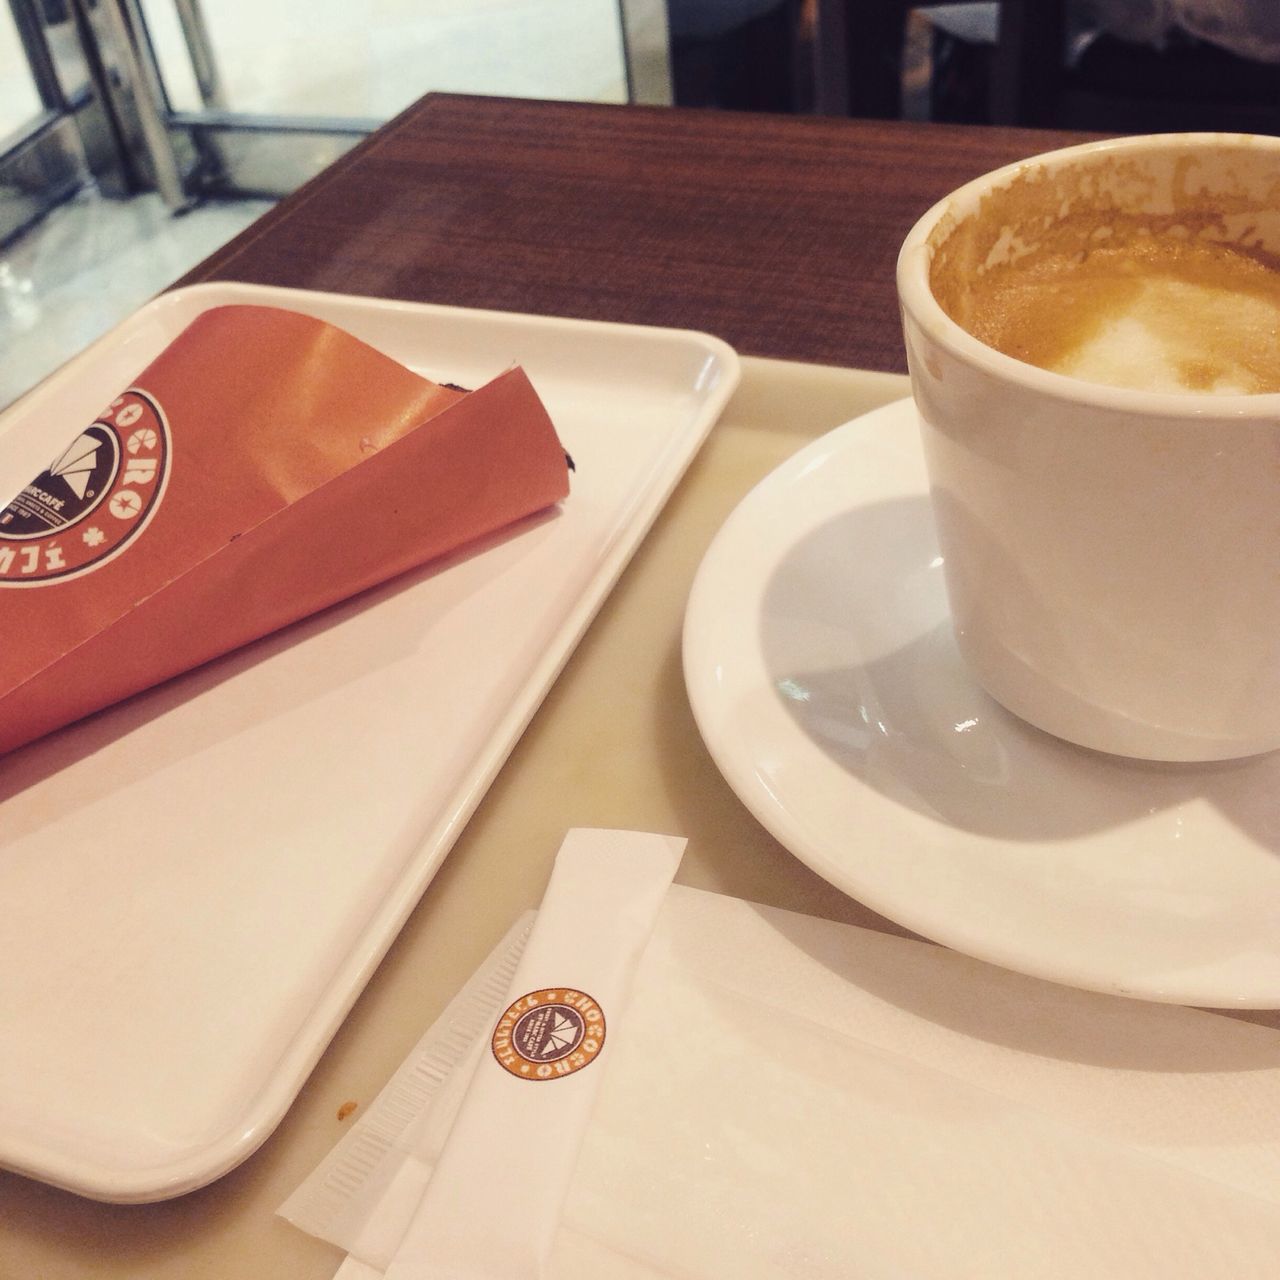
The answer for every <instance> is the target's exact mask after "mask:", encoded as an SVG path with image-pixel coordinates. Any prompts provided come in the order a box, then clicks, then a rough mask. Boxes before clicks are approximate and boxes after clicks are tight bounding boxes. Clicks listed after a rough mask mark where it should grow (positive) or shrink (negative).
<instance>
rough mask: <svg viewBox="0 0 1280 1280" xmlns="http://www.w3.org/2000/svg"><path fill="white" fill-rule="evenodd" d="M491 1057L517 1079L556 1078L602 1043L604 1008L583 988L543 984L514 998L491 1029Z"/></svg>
mask: <svg viewBox="0 0 1280 1280" xmlns="http://www.w3.org/2000/svg"><path fill="white" fill-rule="evenodd" d="M492 1047H493V1056H494V1057H495V1058H496V1059H497V1060H498V1065H499V1066H500V1067H502V1068H503V1070H504V1071H509V1072H510V1073H511V1074H512V1075H513V1076H516V1077H518V1078H519V1079H521V1080H558V1079H560V1078H561V1077H563V1076H571V1075H573V1073H574V1072H575V1071H581V1070H582V1068H583V1067H589V1066H590V1065H591V1064H592V1063H593V1062H594V1061H595V1060H596V1058H597V1057H598V1056H599V1054H600V1050H601V1049H602V1048H603V1047H604V1010H602V1009H601V1008H600V1006H599V1004H597V1003H596V1001H595V1000H593V999H592V998H591V997H590V996H589V995H587V994H586V992H585V991H576V990H574V989H573V988H572V987H547V988H543V989H542V990H540V991H530V992H528V993H527V994H526V995H523V996H521V997H520V999H519V1000H515V1001H513V1002H512V1003H511V1004H510V1005H509V1006H508V1007H507V1011H506V1012H505V1013H504V1014H503V1015H502V1017H501V1018H499V1019H498V1025H497V1026H496V1027H495V1028H494V1030H493V1040H492Z"/></svg>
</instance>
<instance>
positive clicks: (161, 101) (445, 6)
mask: <svg viewBox="0 0 1280 1280" xmlns="http://www.w3.org/2000/svg"><path fill="white" fill-rule="evenodd" d="M432 90H446V91H454V92H462V93H480V94H500V95H504V96H512V97H530V98H557V99H568V100H576V101H588V102H615V103H633V104H644V105H651V106H670V105H679V106H688V107H698V108H707V109H719V110H747V111H763V112H783V113H818V114H824V115H851V116H865V117H877V118H885V119H894V118H904V119H913V120H934V121H940V122H948V121H950V122H963V123H974V124H984V125H1002V124H1020V125H1029V126H1033V127H1035V126H1046V127H1055V126H1056V127H1065V128H1083V129H1096V130H1104V131H1114V132H1147V131H1160V130H1165V129H1187V128H1191V129H1199V128H1229V129H1244V130H1248V131H1253V132H1266V133H1273V132H1280V127H1277V126H1280V0H999V2H998V3H997V2H994V0H992V2H986V3H958V4H943V5H925V6H922V5H912V4H908V3H905V2H904V0H364V2H363V3H351V0H305V3H304V2H303V0H268V2H266V3H263V0H256V2H255V0H0V352H3V357H4V358H3V360H0V407H3V406H4V405H5V404H8V403H9V402H10V401H12V400H13V399H15V398H16V397H17V396H18V395H20V394H21V393H22V392H23V391H25V390H26V389H28V388H29V387H30V386H31V385H33V384H34V383H35V382H36V381H38V380H39V379H40V378H41V377H43V376H45V374H47V373H49V372H50V371H52V370H53V369H55V368H56V367H57V366H58V365H60V364H61V363H62V362H63V361H65V360H66V359H68V358H69V357H70V356H71V355H73V354H74V353H75V352H76V351H78V350H80V349H81V348H82V347H83V346H85V345H87V343H89V342H90V341H92V340H93V339H94V338H95V337H97V336H98V335H99V334H101V333H103V332H105V331H106V330H107V329H109V328H110V327H111V326H112V325H113V324H115V323H116V322H117V321H119V320H120V319H122V318H123V317H124V316H125V315H127V314H128V313H129V312H130V311H132V310H133V309H135V308H136V307H137V306H138V305H140V304H141V303H142V302H143V301H145V300H146V299H147V298H149V297H150V296H152V295H153V294H155V293H156V292H158V291H159V290H160V289H162V288H164V287H165V286H166V285H167V284H169V283H170V282H171V281H172V280H173V279H175V278H176V277H177V276H179V275H181V274H182V273H183V272H184V271H186V270H187V269H188V268H189V267H190V266H192V265H194V264H195V263H196V262H198V261H200V260H201V259H202V258H204V257H205V256H207V255H208V254H209V253H210V252H212V251H213V250H214V249H216V248H217V247H218V246H220V245H221V244H223V243H225V241H226V240H228V239H230V238H231V237H232V236H233V235H235V234H236V233H237V232H239V231H240V230H242V229H243V228H244V227H246V226H247V225H248V224H249V223H251V222H252V221H254V220H255V219H256V218H257V217H259V216H260V215H261V214H262V213H263V212H265V211H266V210H267V209H269V208H270V206H271V203H272V202H273V201H274V200H276V199H278V198H280V197H281V196H282V195H285V194H287V193H288V192H289V191H292V190H293V189H294V188H296V187H297V186H299V185H301V184H302V183H303V182H305V181H306V180H307V179H308V178H310V177H311V176H313V175H314V174H316V173H318V172H319V171H320V170H322V169H323V168H324V167H325V166H326V165H328V164H330V163H332V162H333V161H334V160H335V159H336V158H337V157H338V156H339V155H341V154H342V152H343V151H344V150H346V149H347V148H348V147H350V146H352V145H354V144H355V143H356V142H357V141H358V140H359V139H360V138H361V137H363V136H365V134H367V133H368V132H369V131H371V130H372V129H374V128H376V127H377V126H378V125H379V124H381V123H383V122H384V121H386V120H387V119H389V118H390V117H392V116H393V115H395V114H396V112H398V111H399V110H401V109H402V108H404V107H406V106H408V105H409V104H410V103H411V102H413V101H415V100H416V99H417V98H419V97H420V96H421V95H422V94H424V93H427V92H429V91H432Z"/></svg>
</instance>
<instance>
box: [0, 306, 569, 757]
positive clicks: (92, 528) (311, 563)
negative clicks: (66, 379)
mask: <svg viewBox="0 0 1280 1280" xmlns="http://www.w3.org/2000/svg"><path fill="white" fill-rule="evenodd" d="M568 487H569V485H568V469H567V465H566V458H565V454H564V450H563V448H562V447H561V445H560V442H559V440H558V439H557V438H556V433H555V430H554V428H553V427H552V425H551V422H550V420H549V418H548V417H547V414H546V410H545V409H544V408H543V406H542V404H541V402H540V401H539V399H538V397H537V395H536V393H535V392H534V390H533V388H532V386H531V385H530V383H529V381H528V379H527V378H526V377H525V375H524V373H523V372H522V371H521V370H519V369H512V370H510V371H508V372H507V373H505V374H503V375H501V376H500V377H498V378H495V379H494V380H493V381H492V382H490V383H488V384H486V385H485V386H483V387H481V388H479V389H478V390H476V391H471V392H466V391H462V390H459V389H457V388H453V387H449V386H441V385H438V384H436V383H434V382H430V381H428V380H427V379H425V378H422V377H419V376H418V375H417V374H415V373H412V372H411V371H410V370H408V369H406V368H404V367H403V366H402V365H400V364H398V363H396V362H395V361H394V360H391V359H389V358H388V357H386V356H384V355H381V354H380V353H379V352H377V351H375V350H373V348H371V347H369V346H367V345H365V344H364V343H362V342H360V341H359V340H358V339H356V338H353V337H352V336H350V335H349V334H346V333H344V332H342V331H341V330H339V329H336V328H335V327H333V326H332V325H329V324H325V323H324V322H322V321H319V320H315V319H313V318H311V317H309V316H304V315H299V314H296V313H293V312H288V311H281V310H278V309H275V308H268V307H247V306H233V307H220V308H217V309H215V310H212V311H208V312H206V313H205V314H203V315H202V316H200V317H199V318H198V319H197V320H195V321H194V322H193V323H192V324H191V325H190V326H189V327H188V328H187V329H186V330H185V331H184V332H183V333H182V334H181V335H179V337H178V338H177V339H176V340H175V341H174V342H173V343H172V344H170V346H169V347H167V348H166V349H165V351H164V352H163V353H162V354H161V355H160V356H159V358H157V359H156V360H155V361H154V362H153V363H152V364H151V365H150V366H149V367H148V368H147V369H146V370H145V371H144V372H143V373H141V374H140V375H139V376H138V378H137V380H136V382H135V384H134V386H133V387H131V388H130V389H129V390H128V391H126V392H124V394H123V395H121V396H119V397H118V398H117V399H116V400H114V401H113V402H112V403H111V404H110V405H109V406H108V407H107V409H106V410H104V412H103V413H102V414H101V415H99V418H98V420H97V421H96V422H94V423H92V424H91V425H89V426H87V427H85V428H83V429H82V430H79V431H77V432H75V434H74V435H73V438H72V439H70V440H69V441H68V443H67V445H66V447H65V448H64V449H63V450H61V452H59V454H58V455H57V456H56V457H55V458H54V459H52V461H51V462H50V463H49V465H48V467H46V468H45V470H44V471H43V472H42V473H41V474H40V475H38V476H36V477H35V478H34V479H33V480H32V481H31V483H30V484H28V485H27V486H26V487H25V488H24V489H23V490H22V492H20V493H19V494H17V495H16V496H15V497H14V498H13V499H12V501H10V502H9V504H8V505H7V506H6V507H4V508H3V509H0V618H2V619H3V634H4V638H5V639H4V643H3V645H0V752H3V751H8V750H10V749H12V748H13V747H16V746H19V745H21V744H22V743H25V742H28V741H30V740H32V739H33V738H36V737H39V736H40V735H42V734H44V733H47V732H49V731H50V730H51V729H54V728H57V727H58V726H60V725H63V724H67V723H69V722H70V721H72V720H76V719H78V718H80V717H81V716H84V715H86V714H88V713H89V712H91V711H94V710H97V709H98V708H101V707H104V706H107V705H109V704H110V703H113V702H116V701H118V700H119V699H121V698H124V697H127V696H128V695H130V694H132V693H136V692H138V691H139V690H141V689H144V688H146V687H148V686H150V685H152V684H156V683H158V682H159V681H161V680H164V679H167V678H169V677H170V676H173V675H176V674H177V673H179V672H181V671H185V670H187V669H189V668H191V667H194V666H197V665H199V664H200V663H203V662H206V661H208V660H209V659H211V658H214V657H216V656H218V655H219V654H222V653H225V652H227V651H229V650H231V649H234V648H236V647H238V646H239V645H242V644H245V643H247V642H248V641H250V640H252V639H255V638H256V637H258V636H261V635H265V634H267V633H268V632H271V631H274V630H276V629H277V628H279V627H282V626H285V625H286V624H288V623H290V622H293V621H295V620H297V619H299V618H302V617H304V616H306V615H307V614H310V613H313V612H315V611H316V610H318V609H322V608H324V607H326V606H327V605H330V604H333V603H335V602H336V601H338V600H341V599H344V598H346V597H347V596H350V595H353V594H355V593H356V592H359V591H362V590H364V589H366V588H367V587H371V586H373V585H375V584H376V583H379V582H382V581H385V580H386V579H388V578H390V577H392V576H393V575H395V574H398V573H401V572H404V571H405V570H407V569H410V568H413V567H414V566H416V565H419V564H422V563H424V562H425V561H427V560H430V559H432V558H434V557H436V556H439V555H442V554H443V553H445V552H448V551H452V550H455V549H457V548H459V547H461V546H463V545H464V544H466V543H468V542H470V541H472V540H473V539H475V538H478V537H480V536H482V535H484V534H487V533H491V532H493V531H494V530H496V529H500V528H502V527H504V526H505V525H508V524H510V523H512V522H513V521H515V520H518V519H520V518H521V517H523V516H527V515H530V514H532V513H533V512H536V511H539V510H542V509H543V508H545V507H548V506H550V505H552V504H554V503H556V502H558V501H560V500H561V499H562V498H564V497H565V496H566V495H567V493H568ZM4 496H5V495H0V501H3V497H4Z"/></svg>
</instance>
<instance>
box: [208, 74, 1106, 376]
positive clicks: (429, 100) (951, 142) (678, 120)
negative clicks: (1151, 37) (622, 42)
mask: <svg viewBox="0 0 1280 1280" xmlns="http://www.w3.org/2000/svg"><path fill="white" fill-rule="evenodd" d="M1083 136H1084V135H1078V134H1063V133H1051V132H1046V131H1042V130H1029V129H980V128H970V127H966V126H954V125H926V124H912V123H903V122H899V121H878V120H835V119H818V118H812V117H783V116H758V115H742V114H734V113H728V112H712V111H706V112H693V111H672V110H667V109H662V108H646V107H609V106H587V105H581V104H576V103H552V102H525V101H507V100H502V99H493V98H464V97H454V96H448V95H437V94H431V95H428V96H427V97H426V98H424V99H422V100H421V101H420V102H418V103H417V104H416V105H414V106H412V107H410V108H409V109H408V110H407V111H406V112H404V114H403V115H401V116H400V117H398V118H397V119H396V120H394V121H392V122H391V123H390V124H389V125H387V126H386V127H385V128H383V129H380V130H379V131H378V132H377V133H376V134H374V135H373V136H372V137H370V138H369V139H367V140H366V141H365V142H363V143H362V144H361V145H360V146H358V147H356V148H355V149H354V150H353V151H352V152H350V153H349V154H348V155H346V156H345V157H344V158H343V159H342V160H341V161H339V162H338V163H337V164H336V165H334V166H333V167H332V168H331V169H329V170H328V171H326V172H325V173H323V174H321V175H320V176H319V177H318V178H316V179H315V180H314V181H312V182H311V183H309V184H308V185H307V186H305V187H303V188H302V189H301V190H300V191H298V192H296V193H295V194H294V195H293V196H291V197H290V198H289V199H287V200H285V201H284V202H283V203H282V204H281V205H279V206H278V207H277V208H276V209H275V210H274V211H273V212H271V213H270V214H268V215H267V216H266V217H265V218H263V219H262V220H261V221H260V222H258V223H257V224H256V225H255V226H253V227H252V228H250V229H249V230H248V231H246V232H245V233H244V234H243V235H242V236H240V237H239V238H238V239H236V240H233V241H232V242H231V243H230V244H229V245H228V246H226V247H225V248H224V249H222V250H221V251H220V252H218V253H216V254H214V255H213V256H212V257H211V258H210V259H208V260H207V261H206V262H205V263H203V264H202V265H201V266H199V267H197V268H196V269H195V271H193V272H192V273H191V274H190V275H188V276H187V277H186V282H187V283H191V282H194V281H197V280H246V281H254V282H257V283H263V284H277V285H290V286H295V287H298V288H307V289H322V290H333V291H336V292H342V293H353V294H367V295H375V296H379V297H389V298H401V299H405V300H409V301H417V302H437V303H446V304H452V305H456V306H466V307H486V308H496V309H499V310H509V311H523V312H536V313H543V314H548V315H561V316H575V317H580V318H588V319H600V320H619V321H630V322H633V323H638V324H655V325H670V326H682V327H688V328H696V329H705V330H708V331H709V332H712V333H715V334H718V335H719V336H720V337H722V338H724V339H725V340H726V341H727V342H729V343H730V344H732V345H733V346H735V347H736V348H737V349H738V350H739V351H740V352H741V353H742V354H744V355H765V356H774V357H779V358H784V359H793V360H803V361H811V362H817V363H823V364H837V365H845V366H849V367H854V368H863V369H876V370H890V371H898V372H901V371H904V370H905V362H904V358H903V355H902V350H901V338H900V334H899V332H898V327H897V319H896V317H897V300H896V296H895V292H894V280H893V274H894V262H895V259H896V256H897V251H898V246H899V244H900V243H901V242H902V239H903V237H904V236H905V234H906V232H907V231H908V229H909V228H910V227H911V225H912V223H913V222H914V221H915V220H916V218H918V217H919V216H920V214H922V213H923V212H924V211H925V210H926V209H927V208H928V207H929V206H930V205H931V204H933V203H934V201H936V200H938V199H939V198H941V197H942V196H944V195H945V194H946V193H947V192H949V191H951V190H953V189H954V188H955V187H957V186H959V185H960V184H961V183H963V182H965V181H967V180H968V179H970V178H974V177H977V176H978V175H979V174H981V173H983V172H985V171H987V170H988V169H992V168H995V167H997V166H999V165H1002V164H1006V163H1008V162H1010V161H1013V160H1017V159H1020V158H1022V157H1024V156H1028V155H1032V154H1034V153H1035V152H1037V151H1045V150H1050V149H1052V148H1053V147H1057V146H1063V145H1066V144H1068V143H1070V142H1073V141H1079V140H1081V138H1082V137H1083Z"/></svg>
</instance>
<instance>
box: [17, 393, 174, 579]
mask: <svg viewBox="0 0 1280 1280" xmlns="http://www.w3.org/2000/svg"><path fill="white" fill-rule="evenodd" d="M169 452H170V442H169V424H168V422H167V421H166V420H165V416H164V413H163V411H162V410H161V408H160V406H159V405H158V404H157V403H156V402H155V401H154V400H153V399H152V398H151V397H150V396H149V395H147V394H146V392H144V391H137V390H131V391H126V392H125V393H124V395H122V396H120V398H119V399H117V400H114V401H113V402H112V403H111V404H110V405H109V406H108V407H107V409H105V410H104V411H103V412H102V413H101V414H99V416H98V418H97V420H96V421H95V422H94V423H93V425H92V426H89V427H86V428H85V429H84V430H83V431H80V432H78V433H77V435H76V436H75V438H74V439H73V440H72V441H71V442H70V443H69V444H68V445H67V446H66V448H64V449H63V450H62V451H61V452H60V453H59V454H58V456H57V457H56V458H54V459H53V461H52V462H50V463H49V465H48V466H47V467H45V469H44V470H43V471H42V472H40V474H39V475H38V476H36V478H35V479H34V480H32V481H31V483H30V484H29V485H27V486H26V487H25V488H24V489H23V490H22V492H21V493H19V494H18V495H17V497H15V498H14V499H13V501H12V502H10V503H9V505H8V506H7V507H5V508H3V510H0V587H37V586H45V585H47V584H48V583H52V582H62V581H65V580H66V579H68V578H75V577H79V576H80V575H81V574H83V573H89V572H91V571H92V570H94V569H100V568H101V567H102V566H103V565H104V564H106V562H107V561H108V560H110V559H112V558H113V557H114V556H117V555H119V554H120V552H121V551H123V550H124V548H125V546H126V545H127V544H128V543H129V542H130V541H131V540H132V539H133V538H136V537H137V536H138V534H140V533H141V532H142V530H143V529H145V528H146V526H147V523H148V522H149V521H150V519H151V517H152V516H153V515H154V514H155V511H156V507H157V506H158V505H159V503H160V499H161V497H162V496H163V494H164V489H165V485H166V483H167V482H168V479H169Z"/></svg>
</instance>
